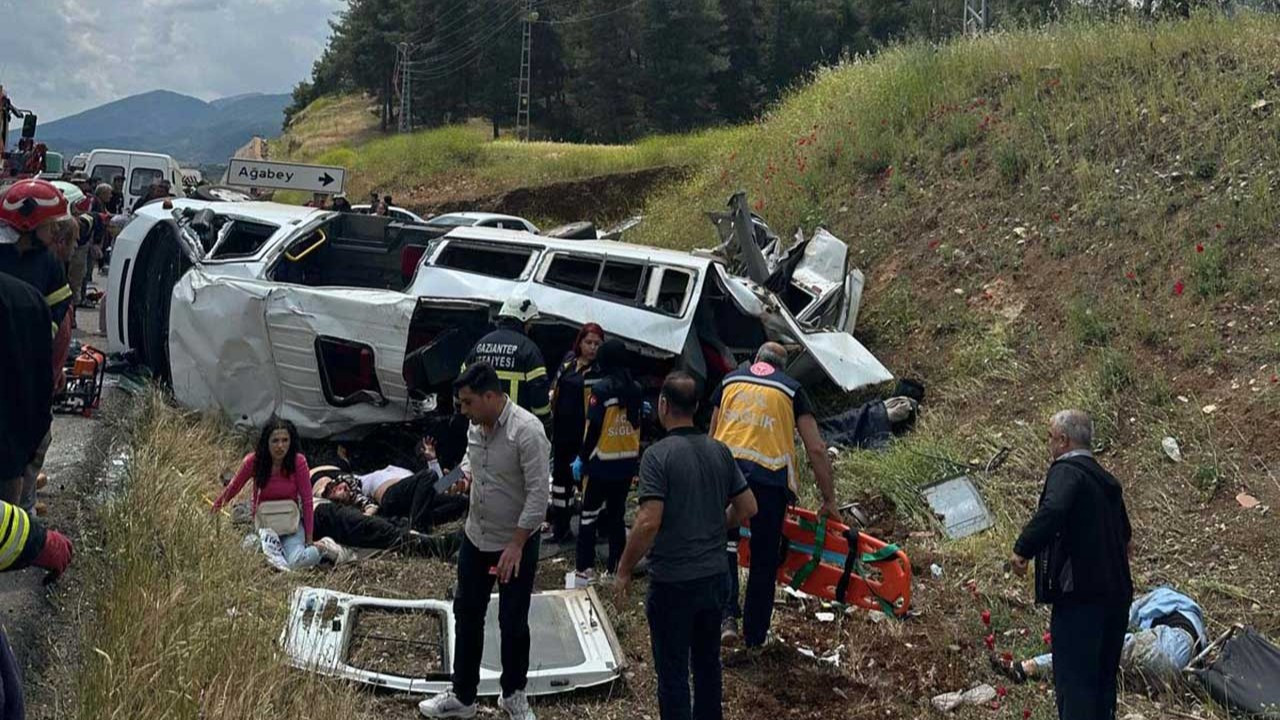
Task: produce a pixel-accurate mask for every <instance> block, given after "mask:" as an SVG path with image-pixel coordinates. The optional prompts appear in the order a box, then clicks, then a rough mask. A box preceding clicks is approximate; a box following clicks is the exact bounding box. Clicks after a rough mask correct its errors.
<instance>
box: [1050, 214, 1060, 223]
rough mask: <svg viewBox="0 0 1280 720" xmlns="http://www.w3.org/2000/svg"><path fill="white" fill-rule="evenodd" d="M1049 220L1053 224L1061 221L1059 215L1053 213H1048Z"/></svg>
mask: <svg viewBox="0 0 1280 720" xmlns="http://www.w3.org/2000/svg"><path fill="white" fill-rule="evenodd" d="M1049 219H1050V220H1052V221H1053V222H1058V221H1059V220H1061V219H1062V216H1061V215H1059V214H1058V213H1056V212H1054V213H1049Z"/></svg>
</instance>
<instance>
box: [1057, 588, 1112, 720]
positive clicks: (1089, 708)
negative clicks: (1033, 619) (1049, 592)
mask: <svg viewBox="0 0 1280 720" xmlns="http://www.w3.org/2000/svg"><path fill="white" fill-rule="evenodd" d="M1128 624H1129V603H1128V602H1113V603H1101V602H1099V603H1055V604H1054V606H1053V615H1052V617H1051V619H1050V621H1049V632H1050V633H1051V634H1052V635H1053V683H1054V692H1055V694H1056V696H1057V703H1058V718H1059V719H1060V720H1114V718H1115V716H1116V680H1117V674H1118V673H1119V670H1120V650H1121V648H1122V647H1123V646H1124V634H1125V631H1126V629H1127V626H1128Z"/></svg>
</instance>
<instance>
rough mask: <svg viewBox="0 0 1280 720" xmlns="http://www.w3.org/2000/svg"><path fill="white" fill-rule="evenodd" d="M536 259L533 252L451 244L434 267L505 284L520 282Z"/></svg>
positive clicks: (515, 248) (436, 260) (453, 242)
mask: <svg viewBox="0 0 1280 720" xmlns="http://www.w3.org/2000/svg"><path fill="white" fill-rule="evenodd" d="M532 255H533V249H532V248H522V247H501V246H497V245H479V244H472V243H459V242H457V241H450V242H449V244H448V245H446V246H445V247H444V249H443V250H441V251H440V255H439V256H437V257H436V259H435V262H434V263H432V264H433V265H435V266H436V267H446V268H451V269H453V270H462V271H463V272H471V273H476V274H477V275H485V276H487V277H495V278H500V279H502V280H518V279H520V276H521V275H523V274H524V269H525V267H527V266H528V264H529V258H530V257H531V256H532Z"/></svg>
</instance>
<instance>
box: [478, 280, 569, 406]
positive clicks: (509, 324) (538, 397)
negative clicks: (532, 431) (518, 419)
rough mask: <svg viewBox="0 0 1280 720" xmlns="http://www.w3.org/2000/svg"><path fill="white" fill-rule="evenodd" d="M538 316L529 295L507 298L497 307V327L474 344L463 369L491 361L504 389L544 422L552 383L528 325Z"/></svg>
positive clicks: (516, 402) (535, 306)
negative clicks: (500, 307) (531, 337)
mask: <svg viewBox="0 0 1280 720" xmlns="http://www.w3.org/2000/svg"><path fill="white" fill-rule="evenodd" d="M537 317H538V306H537V305H536V304H534V302H533V301H532V300H530V299H529V298H527V297H518V296H517V297H512V298H508V299H507V301H506V302H504V303H502V309H500V310H499V311H498V323H497V328H496V329H495V330H494V331H493V332H491V333H489V334H488V335H485V336H484V337H482V338H480V342H477V343H476V346H475V347H473V348H471V353H470V354H469V355H467V359H466V362H464V363H463V364H462V369H463V370H466V369H467V367H468V366H470V365H472V364H473V363H476V362H487V363H489V364H490V365H491V366H493V369H494V370H496V371H497V372H498V380H500V381H501V382H502V391H503V392H505V393H506V394H507V396H508V397H510V398H511V399H512V400H513V401H514V402H515V404H517V405H519V406H520V407H522V408H524V409H525V410H528V411H529V412H531V413H533V414H534V415H536V416H537V417H538V419H539V420H541V421H542V423H543V425H544V426H545V425H546V424H547V423H548V421H549V420H550V418H551V401H550V399H549V390H550V386H551V383H550V380H549V379H548V378H547V363H546V362H545V361H543V359H542V351H541V350H539V349H538V345H537V343H535V342H534V341H533V340H530V339H529V327H530V325H531V324H532V323H533V321H534V319H535V318H537Z"/></svg>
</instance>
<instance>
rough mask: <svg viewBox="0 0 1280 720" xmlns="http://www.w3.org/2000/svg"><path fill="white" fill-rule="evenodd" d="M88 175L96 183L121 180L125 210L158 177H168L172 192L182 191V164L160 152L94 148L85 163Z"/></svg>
mask: <svg viewBox="0 0 1280 720" xmlns="http://www.w3.org/2000/svg"><path fill="white" fill-rule="evenodd" d="M85 171H86V172H87V173H88V174H89V178H90V179H91V180H92V181H93V182H94V183H95V184H96V183H110V184H112V185H114V184H115V181H116V178H120V179H121V181H122V187H123V193H124V208H125V211H126V212H127V211H128V210H129V208H132V207H133V204H134V203H136V202H137V201H138V198H140V197H142V196H143V195H146V194H147V188H149V187H151V185H153V184H154V183H156V182H159V181H160V180H168V181H169V186H170V187H171V188H172V192H173V193H174V194H175V195H178V194H180V193H181V192H182V167H181V166H179V165H178V161H177V160H174V159H173V158H172V157H169V156H168V155H162V154H160V153H149V152H139V151H137V150H94V151H93V152H90V153H89V161H88V163H87V164H86V166H85Z"/></svg>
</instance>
